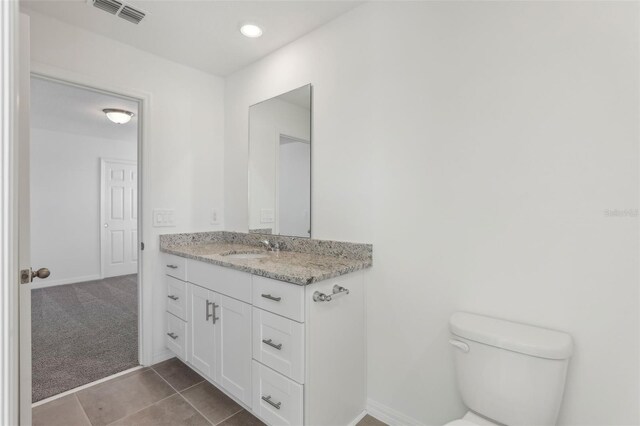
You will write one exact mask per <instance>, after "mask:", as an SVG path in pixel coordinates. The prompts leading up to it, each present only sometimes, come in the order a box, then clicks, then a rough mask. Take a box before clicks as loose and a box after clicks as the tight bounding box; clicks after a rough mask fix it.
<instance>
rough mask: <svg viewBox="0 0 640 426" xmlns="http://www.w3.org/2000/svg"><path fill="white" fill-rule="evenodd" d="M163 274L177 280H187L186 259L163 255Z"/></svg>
mask: <svg viewBox="0 0 640 426" xmlns="http://www.w3.org/2000/svg"><path fill="white" fill-rule="evenodd" d="M163 262H164V273H165V274H167V275H171V276H172V277H176V278H177V279H179V280H183V281H186V280H187V259H185V258H184V257H179V256H174V255H172V254H165V255H164V257H163Z"/></svg>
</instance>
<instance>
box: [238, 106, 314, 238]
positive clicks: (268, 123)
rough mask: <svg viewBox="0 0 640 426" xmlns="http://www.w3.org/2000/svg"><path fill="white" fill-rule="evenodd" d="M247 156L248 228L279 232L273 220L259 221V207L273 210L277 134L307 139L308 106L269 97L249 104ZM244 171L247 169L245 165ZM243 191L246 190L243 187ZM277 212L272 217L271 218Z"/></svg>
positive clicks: (278, 141)
mask: <svg viewBox="0 0 640 426" xmlns="http://www.w3.org/2000/svg"><path fill="white" fill-rule="evenodd" d="M250 123H251V128H250V129H249V133H250V137H251V159H250V161H249V170H250V173H249V175H250V179H251V182H250V185H251V196H250V201H249V202H250V203H251V204H250V208H249V223H250V224H251V225H250V226H249V228H250V229H263V228H272V229H273V232H274V233H276V234H277V233H279V231H278V226H277V224H276V223H275V222H271V223H268V222H266V223H265V222H262V220H261V219H262V218H261V211H262V210H263V209H266V210H272V211H274V212H275V210H276V169H277V165H276V156H277V154H278V151H277V149H278V147H279V144H280V136H279V135H280V134H285V135H287V136H291V137H294V138H298V139H303V140H307V141H308V140H310V139H309V129H310V128H311V123H310V116H309V109H305V108H302V107H300V106H298V105H295V104H293V103H290V102H286V101H283V100H281V99H269V100H268V101H267V102H262V103H260V104H258V105H253V106H252V107H251V120H250ZM244 170H247V168H246V166H245V168H244ZM245 191H246V190H245ZM276 217H277V215H275V216H274V219H275V218H276Z"/></svg>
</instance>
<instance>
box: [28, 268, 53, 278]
mask: <svg viewBox="0 0 640 426" xmlns="http://www.w3.org/2000/svg"><path fill="white" fill-rule="evenodd" d="M49 275H51V271H49V270H48V269H47V268H40V269H38V270H37V271H31V279H32V280H33V279H34V278H40V279H45V278H47V277H48V276H49Z"/></svg>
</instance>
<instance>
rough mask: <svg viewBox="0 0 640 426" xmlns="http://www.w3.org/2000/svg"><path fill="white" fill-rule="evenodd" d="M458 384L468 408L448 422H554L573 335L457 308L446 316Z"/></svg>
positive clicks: (514, 425) (511, 425)
mask: <svg viewBox="0 0 640 426" xmlns="http://www.w3.org/2000/svg"><path fill="white" fill-rule="evenodd" d="M449 328H450V331H451V340H450V341H449V342H450V343H451V345H452V346H453V352H454V355H453V356H454V363H455V367H456V377H457V384H458V390H459V391H460V394H461V395H462V400H463V402H464V404H465V405H466V406H467V408H468V409H469V412H468V413H467V414H465V416H464V417H463V418H461V419H458V420H454V421H452V422H449V423H447V425H446V426H494V425H508V426H526V425H529V426H534V425H535V426H547V425H555V424H556V420H557V418H558V413H559V411H560V406H561V404H562V395H563V392H564V385H565V378H566V375H567V366H568V365H569V359H570V358H571V354H572V352H573V342H572V339H571V336H570V335H569V334H567V333H563V332H560V331H554V330H548V329H545V328H540V327H534V326H531V325H526V324H519V323H515V322H511V321H504V320H500V319H496V318H490V317H486V316H483V315H476V314H471V313H466V312H457V313H455V314H453V315H452V316H451V319H450V321H449Z"/></svg>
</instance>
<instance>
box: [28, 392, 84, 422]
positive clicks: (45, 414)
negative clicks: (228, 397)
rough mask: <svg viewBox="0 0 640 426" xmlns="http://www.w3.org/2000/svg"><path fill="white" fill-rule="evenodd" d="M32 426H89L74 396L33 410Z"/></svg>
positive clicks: (68, 396) (65, 397) (59, 399)
mask: <svg viewBox="0 0 640 426" xmlns="http://www.w3.org/2000/svg"><path fill="white" fill-rule="evenodd" d="M33 426H91V423H89V420H88V419H87V415H86V414H85V413H84V411H83V410H82V407H81V406H80V402H78V398H76V395H75V394H71V395H67V396H63V397H62V398H58V399H55V400H53V401H51V402H47V403H46V404H42V405H39V406H37V407H35V408H34V409H33Z"/></svg>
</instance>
